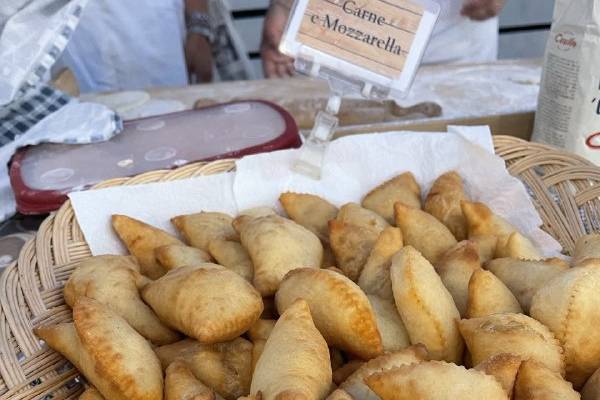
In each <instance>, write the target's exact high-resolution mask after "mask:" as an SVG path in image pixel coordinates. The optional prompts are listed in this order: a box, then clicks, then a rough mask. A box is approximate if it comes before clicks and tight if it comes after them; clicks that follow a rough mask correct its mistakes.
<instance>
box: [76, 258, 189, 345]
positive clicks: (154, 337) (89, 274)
mask: <svg viewBox="0 0 600 400" xmlns="http://www.w3.org/2000/svg"><path fill="white" fill-rule="evenodd" d="M143 282H144V280H143V277H142V276H141V275H140V273H139V266H138V264H137V263H136V262H135V260H134V258H133V257H125V256H96V257H89V258H86V259H84V260H83V261H81V262H80V263H78V264H77V266H76V267H75V270H74V271H73V273H72V274H71V276H70V277H69V280H68V281H67V283H66V284H65V288H64V296H65V302H66V303H67V304H68V305H69V306H70V307H74V306H75V303H76V302H77V300H78V299H80V298H81V297H89V298H91V299H95V300H97V301H99V302H100V303H102V304H104V305H106V306H108V307H109V308H110V309H112V310H113V311H114V312H116V313H117V314H118V315H120V316H121V317H123V318H124V319H125V320H126V321H127V322H128V323H129V325H131V326H132V327H133V328H134V329H135V330H136V331H138V333H139V334H140V335H142V336H144V337H145V338H146V339H148V340H150V341H151V342H152V343H154V344H157V345H162V344H167V343H173V342H175V341H177V340H179V339H180V335H179V334H178V333H177V332H175V331H173V330H171V329H169V328H168V327H166V326H165V325H164V324H163V323H162V322H161V321H160V320H159V319H158V317H157V316H156V314H154V312H153V311H152V309H150V307H148V306H147V305H146V304H145V303H144V302H143V301H142V299H141V298H140V294H139V292H138V289H139V288H140V287H141V284H142V283H143Z"/></svg>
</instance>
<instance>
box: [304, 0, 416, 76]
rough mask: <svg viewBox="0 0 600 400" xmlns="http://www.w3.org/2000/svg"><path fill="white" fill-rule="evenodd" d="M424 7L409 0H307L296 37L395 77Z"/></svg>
mask: <svg viewBox="0 0 600 400" xmlns="http://www.w3.org/2000/svg"><path fill="white" fill-rule="evenodd" d="M424 12H425V10H424V9H423V7H421V6H420V5H418V4H417V3H414V2H412V1H410V0H309V1H308V4H307V7H306V9H305V11H304V16H303V18H302V22H301V24H300V29H299V30H298V34H297V37H296V40H297V41H298V42H300V43H303V44H305V45H307V46H310V47H312V48H314V49H316V50H319V51H322V52H324V53H326V54H329V55H332V56H335V57H337V58H339V59H342V60H345V61H348V62H350V63H352V64H355V65H358V66H361V67H364V68H366V69H369V70H371V71H374V72H376V73H378V74H381V75H384V76H387V77H389V78H395V77H398V76H399V75H400V74H401V73H402V70H403V69H404V66H405V63H406V59H407V56H408V54H409V52H410V49H411V46H412V44H413V41H414V39H415V36H416V34H417V29H418V28H419V24H420V23H421V19H422V18H423V14H424Z"/></svg>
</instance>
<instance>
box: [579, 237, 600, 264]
mask: <svg viewBox="0 0 600 400" xmlns="http://www.w3.org/2000/svg"><path fill="white" fill-rule="evenodd" d="M591 259H600V234H598V233H592V234H589V235H583V236H581V237H580V238H579V239H577V241H576V242H575V254H574V256H573V265H574V266H577V265H579V264H582V263H584V262H585V261H588V260H591Z"/></svg>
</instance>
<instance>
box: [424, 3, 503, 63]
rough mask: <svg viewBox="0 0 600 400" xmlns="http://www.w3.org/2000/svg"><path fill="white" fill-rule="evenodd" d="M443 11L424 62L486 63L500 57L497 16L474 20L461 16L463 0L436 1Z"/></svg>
mask: <svg viewBox="0 0 600 400" xmlns="http://www.w3.org/2000/svg"><path fill="white" fill-rule="evenodd" d="M435 1H436V2H437V3H439V5H440V6H441V9H442V10H441V13H440V17H439V20H438V22H437V24H436V27H435V29H434V31H433V35H432V37H431V41H430V42H429V46H428V47H427V50H426V51H425V56H424V57H423V62H424V63H426V64H441V63H449V62H486V61H494V60H496V58H497V57H498V18H491V19H488V20H486V21H482V22H479V21H472V20H470V19H469V18H465V17H463V16H462V15H460V10H461V8H462V5H463V0H435Z"/></svg>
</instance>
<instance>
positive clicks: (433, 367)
mask: <svg viewBox="0 0 600 400" xmlns="http://www.w3.org/2000/svg"><path fill="white" fill-rule="evenodd" d="M365 381H366V383H367V385H368V386H369V387H370V388H371V390H373V391H374V392H375V393H376V394H377V395H378V396H379V397H380V398H381V400H415V399H419V400H456V399H461V400H480V399H486V400H508V397H507V396H506V394H505V393H504V390H503V389H502V386H500V383H498V381H496V379H494V378H493V377H491V376H489V375H486V374H484V373H483V372H479V371H475V370H472V369H471V370H468V369H465V367H461V366H458V365H455V364H451V363H445V362H441V361H425V362H422V363H416V364H411V365H405V366H402V367H398V368H394V369H391V370H388V371H383V372H378V373H375V374H373V375H371V376H369V377H367V378H366V379H365Z"/></svg>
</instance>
